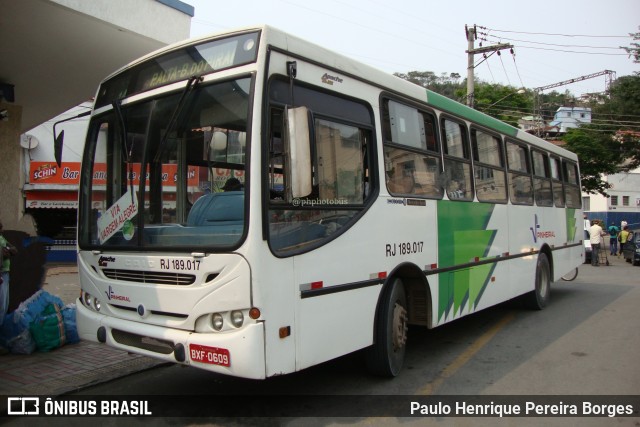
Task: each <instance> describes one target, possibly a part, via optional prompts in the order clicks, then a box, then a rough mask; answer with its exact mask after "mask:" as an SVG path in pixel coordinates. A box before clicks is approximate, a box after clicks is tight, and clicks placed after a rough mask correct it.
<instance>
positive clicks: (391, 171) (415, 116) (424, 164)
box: [382, 100, 442, 198]
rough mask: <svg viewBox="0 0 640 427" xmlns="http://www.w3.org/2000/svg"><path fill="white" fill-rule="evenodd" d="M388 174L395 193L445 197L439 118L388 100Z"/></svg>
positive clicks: (385, 125) (385, 126)
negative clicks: (438, 129)
mask: <svg viewBox="0 0 640 427" xmlns="http://www.w3.org/2000/svg"><path fill="white" fill-rule="evenodd" d="M382 128H383V134H384V142H385V147H384V157H385V175H386V182H387V188H388V189H389V193H391V194H392V195H413V196H424V197H434V198H441V197H442V188H441V187H440V185H439V184H438V176H439V175H440V171H441V168H440V157H439V156H438V154H437V152H438V151H439V150H438V142H437V139H436V131H435V117H434V116H433V115H432V114H429V113H427V112H423V111H419V110H417V109H415V108H412V107H408V106H406V105H403V104H399V103H397V102H395V101H391V100H385V101H384V105H383V120H382Z"/></svg>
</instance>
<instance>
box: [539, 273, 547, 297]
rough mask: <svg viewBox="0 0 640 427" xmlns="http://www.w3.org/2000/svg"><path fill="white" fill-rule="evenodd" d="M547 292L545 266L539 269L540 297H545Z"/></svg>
mask: <svg viewBox="0 0 640 427" xmlns="http://www.w3.org/2000/svg"><path fill="white" fill-rule="evenodd" d="M548 292H549V271H547V269H546V268H541V269H540V291H539V293H540V297H542V298H543V299H545V298H546V297H547V294H548Z"/></svg>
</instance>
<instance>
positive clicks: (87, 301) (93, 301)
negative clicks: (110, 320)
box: [80, 291, 101, 311]
mask: <svg viewBox="0 0 640 427" xmlns="http://www.w3.org/2000/svg"><path fill="white" fill-rule="evenodd" d="M80 300H81V301H82V303H83V304H84V305H85V306H86V307H88V308H90V309H92V310H95V311H100V307H101V304H100V300H99V299H98V298H96V297H94V296H93V295H91V294H90V293H89V292H85V291H82V293H81V298H80Z"/></svg>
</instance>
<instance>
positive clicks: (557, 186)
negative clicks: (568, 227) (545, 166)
mask: <svg viewBox="0 0 640 427" xmlns="http://www.w3.org/2000/svg"><path fill="white" fill-rule="evenodd" d="M550 164H551V186H552V189H553V190H552V191H553V201H554V204H555V206H556V207H559V208H562V207H564V188H563V186H562V172H561V171H562V166H561V163H560V159H558V158H557V157H551V163H550Z"/></svg>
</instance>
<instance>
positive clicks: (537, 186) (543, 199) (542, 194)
mask: <svg viewBox="0 0 640 427" xmlns="http://www.w3.org/2000/svg"><path fill="white" fill-rule="evenodd" d="M531 160H532V162H533V191H534V194H535V196H536V204H537V205H538V206H553V194H552V191H551V179H550V177H549V175H550V173H549V157H548V156H547V155H546V154H544V153H541V152H540V151H538V150H531Z"/></svg>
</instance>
